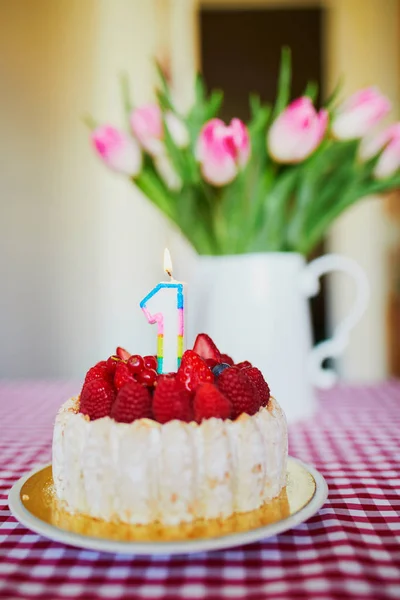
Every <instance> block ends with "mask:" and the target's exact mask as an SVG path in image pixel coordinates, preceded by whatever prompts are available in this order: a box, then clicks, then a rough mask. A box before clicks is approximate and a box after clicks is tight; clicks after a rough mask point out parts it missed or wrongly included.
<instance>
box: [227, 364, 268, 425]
mask: <svg viewBox="0 0 400 600" xmlns="http://www.w3.org/2000/svg"><path fill="white" fill-rule="evenodd" d="M217 385H218V387H219V389H220V391H221V392H222V393H223V394H224V396H226V397H227V398H228V400H230V402H231V403H232V419H236V418H237V417H238V416H239V415H241V414H242V413H247V414H248V415H254V414H255V413H256V412H257V411H258V409H259V406H260V405H259V402H258V393H257V391H256V389H255V388H254V386H253V384H252V382H251V381H250V379H249V378H248V377H246V375H245V374H244V371H241V370H240V369H238V368H237V367H230V368H229V369H225V371H223V372H222V373H221V375H220V376H219V377H218V379H217Z"/></svg>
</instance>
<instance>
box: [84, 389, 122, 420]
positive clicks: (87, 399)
mask: <svg viewBox="0 0 400 600" xmlns="http://www.w3.org/2000/svg"><path fill="white" fill-rule="evenodd" d="M114 399H115V392H114V388H113V387H112V385H111V383H109V382H108V381H105V380H104V379H92V380H91V381H88V382H87V383H85V384H84V386H83V388H82V392H81V396H80V404H79V412H81V413H82V414H84V415H88V416H89V418H90V420H91V421H94V420H95V419H101V418H102V417H108V416H109V415H110V412H111V407H112V404H113V402H114Z"/></svg>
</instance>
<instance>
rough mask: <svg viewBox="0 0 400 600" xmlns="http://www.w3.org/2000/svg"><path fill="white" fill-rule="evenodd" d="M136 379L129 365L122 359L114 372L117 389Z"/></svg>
mask: <svg viewBox="0 0 400 600" xmlns="http://www.w3.org/2000/svg"><path fill="white" fill-rule="evenodd" d="M132 381H135V378H134V376H133V375H132V373H131V372H130V369H129V367H128V365H127V364H126V363H125V362H123V361H121V362H120V363H118V364H117V366H116V368H115V374H114V386H115V389H116V390H117V391H119V390H120V389H121V388H123V387H124V385H126V384H127V383H130V382H132Z"/></svg>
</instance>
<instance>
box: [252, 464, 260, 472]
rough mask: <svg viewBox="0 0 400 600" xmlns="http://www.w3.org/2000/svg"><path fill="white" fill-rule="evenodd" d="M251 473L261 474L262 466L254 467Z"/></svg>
mask: <svg viewBox="0 0 400 600" xmlns="http://www.w3.org/2000/svg"><path fill="white" fill-rule="evenodd" d="M251 472H252V473H260V472H261V465H260V464H257V465H254V467H253V468H252V470H251Z"/></svg>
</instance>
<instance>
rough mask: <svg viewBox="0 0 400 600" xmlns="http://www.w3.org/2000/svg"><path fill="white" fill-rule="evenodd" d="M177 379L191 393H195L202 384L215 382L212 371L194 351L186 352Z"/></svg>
mask: <svg viewBox="0 0 400 600" xmlns="http://www.w3.org/2000/svg"><path fill="white" fill-rule="evenodd" d="M177 377H178V379H179V381H180V382H181V383H182V384H183V385H184V386H185V387H186V389H187V390H188V391H189V392H194V391H195V390H196V388H197V386H198V385H200V384H201V383H212V382H213V381H214V375H213V373H212V371H211V370H210V368H209V367H208V366H207V365H206V363H205V362H204V360H203V359H202V358H201V357H200V356H199V355H198V354H197V353H196V352H195V351H194V350H186V352H184V354H183V356H182V362H181V366H180V367H179V369H178V375H177Z"/></svg>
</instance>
